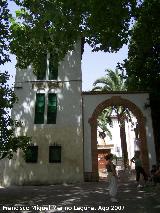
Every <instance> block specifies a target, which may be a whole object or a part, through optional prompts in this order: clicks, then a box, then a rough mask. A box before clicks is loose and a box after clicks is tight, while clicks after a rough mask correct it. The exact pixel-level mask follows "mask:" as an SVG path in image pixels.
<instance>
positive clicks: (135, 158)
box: [131, 151, 148, 187]
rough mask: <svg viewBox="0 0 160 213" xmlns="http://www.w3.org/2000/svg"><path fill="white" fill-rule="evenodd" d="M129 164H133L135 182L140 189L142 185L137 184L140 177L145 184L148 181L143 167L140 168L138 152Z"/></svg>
mask: <svg viewBox="0 0 160 213" xmlns="http://www.w3.org/2000/svg"><path fill="white" fill-rule="evenodd" d="M131 162H133V163H135V170H136V181H137V187H142V185H141V184H140V183H139V181H140V175H141V174H142V175H143V179H144V181H145V183H146V181H147V180H148V177H147V174H146V173H145V171H144V169H143V167H142V162H141V159H140V152H139V151H137V152H135V155H134V157H133V158H132V159H131Z"/></svg>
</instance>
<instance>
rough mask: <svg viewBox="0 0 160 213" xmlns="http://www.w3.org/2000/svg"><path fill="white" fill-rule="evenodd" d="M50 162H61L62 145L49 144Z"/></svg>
mask: <svg viewBox="0 0 160 213" xmlns="http://www.w3.org/2000/svg"><path fill="white" fill-rule="evenodd" d="M49 163H61V146H60V145H54V146H49Z"/></svg>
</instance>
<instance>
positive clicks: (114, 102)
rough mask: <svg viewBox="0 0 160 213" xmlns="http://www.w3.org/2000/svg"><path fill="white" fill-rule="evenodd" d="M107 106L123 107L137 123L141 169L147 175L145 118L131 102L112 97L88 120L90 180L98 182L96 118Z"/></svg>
mask: <svg viewBox="0 0 160 213" xmlns="http://www.w3.org/2000/svg"><path fill="white" fill-rule="evenodd" d="M109 106H123V107H127V108H128V109H129V110H130V111H131V112H132V113H133V114H134V116H135V117H136V118H137V121H138V132H139V138H140V141H141V143H140V151H141V153H142V163H143V167H144V169H145V170H146V172H147V173H148V171H149V159H148V148H147V140H146V129H145V117H144V116H143V114H142V112H141V110H140V109H139V108H138V107H137V106H136V105H135V104H134V103H132V102H131V101H129V100H127V99H124V98H121V97H120V96H113V97H112V98H110V99H107V100H105V101H103V102H102V103H100V104H99V105H98V106H97V107H96V109H95V110H94V112H93V114H92V117H91V118H90V119H89V123H90V125H91V155H92V174H91V177H90V178H91V180H92V181H98V180H99V175H98V153H97V118H98V116H99V115H100V113H101V112H102V111H103V110H104V109H105V108H107V107H109Z"/></svg>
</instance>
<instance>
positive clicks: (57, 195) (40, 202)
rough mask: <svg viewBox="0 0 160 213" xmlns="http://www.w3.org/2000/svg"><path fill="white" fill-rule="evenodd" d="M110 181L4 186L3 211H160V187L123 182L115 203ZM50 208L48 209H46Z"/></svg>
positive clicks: (0, 195)
mask: <svg viewBox="0 0 160 213" xmlns="http://www.w3.org/2000/svg"><path fill="white" fill-rule="evenodd" d="M107 186H108V183H107V182H106V181H105V179H104V180H103V181H100V182H94V183H93V182H92V183H91V182H85V183H81V184H70V185H67V184H63V185H51V186H19V187H17V186H14V187H9V188H0V213H1V212H10V213H11V212H23V213H25V212H46V213H49V212H69V213H72V212H77V213H79V212H99V213H101V212H121V213H122V212H128V213H132V212H134V213H154V212H155V213H156V212H160V186H157V187H153V186H147V187H145V188H141V189H137V188H136V183H135V181H134V180H129V181H127V182H122V181H121V182H120V183H119V191H118V196H117V198H118V200H119V202H118V203H111V202H110V199H109V196H108V190H107ZM45 208H46V209H45Z"/></svg>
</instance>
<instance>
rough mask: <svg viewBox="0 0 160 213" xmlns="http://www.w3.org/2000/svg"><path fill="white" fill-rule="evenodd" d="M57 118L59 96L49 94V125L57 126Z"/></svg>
mask: <svg viewBox="0 0 160 213" xmlns="http://www.w3.org/2000/svg"><path fill="white" fill-rule="evenodd" d="M56 116H57V95H56V94H54V93H49V94H48V110H47V123H48V124H55V123H56Z"/></svg>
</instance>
